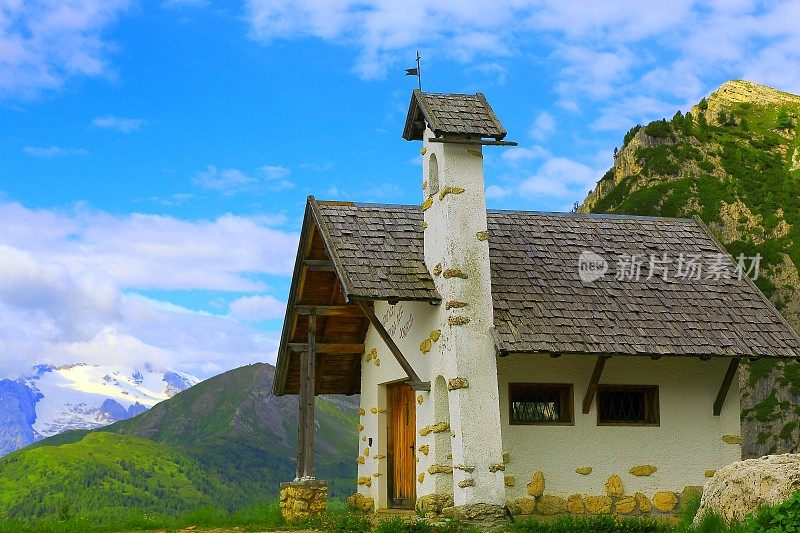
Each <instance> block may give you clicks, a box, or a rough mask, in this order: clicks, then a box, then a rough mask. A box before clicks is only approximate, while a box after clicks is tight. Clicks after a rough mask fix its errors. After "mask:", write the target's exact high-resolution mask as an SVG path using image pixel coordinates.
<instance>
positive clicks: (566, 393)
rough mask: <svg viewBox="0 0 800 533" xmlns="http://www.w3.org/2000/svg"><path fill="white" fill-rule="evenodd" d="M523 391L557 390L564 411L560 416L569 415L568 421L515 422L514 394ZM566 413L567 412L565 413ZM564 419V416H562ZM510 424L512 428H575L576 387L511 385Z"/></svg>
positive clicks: (569, 384)
mask: <svg viewBox="0 0 800 533" xmlns="http://www.w3.org/2000/svg"><path fill="white" fill-rule="evenodd" d="M522 389H527V390H530V389H540V390H556V391H557V392H558V393H559V394H560V395H561V401H562V404H563V406H564V409H563V410H562V411H561V412H560V413H559V415H564V414H566V415H568V416H569V419H568V420H558V421H555V420H554V421H543V420H539V421H536V420H534V421H530V422H524V421H520V420H514V407H513V405H514V392H515V391H518V390H522ZM564 411H566V412H564ZM562 418H563V416H562ZM508 424H509V425H510V426H574V425H575V387H574V385H573V384H572V383H509V384H508Z"/></svg>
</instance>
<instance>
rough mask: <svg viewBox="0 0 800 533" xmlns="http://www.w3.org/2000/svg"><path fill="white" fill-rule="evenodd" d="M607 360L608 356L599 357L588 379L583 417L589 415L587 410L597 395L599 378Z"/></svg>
mask: <svg viewBox="0 0 800 533" xmlns="http://www.w3.org/2000/svg"><path fill="white" fill-rule="evenodd" d="M609 359H610V357H609V356H608V355H601V356H600V357H598V358H597V362H596V363H595V364H594V371H593V372H592V377H591V379H589V386H588V387H587V388H586V396H584V397H583V414H585V415H586V414H589V410H590V409H591V408H592V402H593V401H594V397H595V395H596V394H597V384H598V383H600V376H602V375H603V368H604V367H605V366H606V361H608V360H609Z"/></svg>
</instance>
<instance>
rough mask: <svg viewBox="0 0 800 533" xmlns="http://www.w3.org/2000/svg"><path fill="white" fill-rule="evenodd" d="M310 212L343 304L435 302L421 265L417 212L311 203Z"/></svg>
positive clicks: (402, 208)
mask: <svg viewBox="0 0 800 533" xmlns="http://www.w3.org/2000/svg"><path fill="white" fill-rule="evenodd" d="M316 210H317V213H318V222H319V227H320V232H321V233H322V235H323V238H324V239H325V241H326V244H327V245H328V247H329V250H330V254H331V256H332V260H333V262H334V263H335V264H336V265H337V267H338V269H339V271H340V273H341V278H342V284H343V286H344V288H343V292H344V293H345V295H346V296H347V298H348V299H355V300H389V301H400V300H426V301H430V302H434V303H438V302H439V301H440V300H441V297H440V296H439V293H438V292H437V291H436V287H435V286H434V284H433V278H431V275H430V273H429V272H428V270H427V269H426V268H425V263H424V261H423V260H422V258H423V250H422V244H423V234H422V212H419V216H416V217H411V216H409V213H408V207H407V206H403V205H365V204H360V205H356V204H354V203H350V202H317V204H316ZM417 211H419V209H417Z"/></svg>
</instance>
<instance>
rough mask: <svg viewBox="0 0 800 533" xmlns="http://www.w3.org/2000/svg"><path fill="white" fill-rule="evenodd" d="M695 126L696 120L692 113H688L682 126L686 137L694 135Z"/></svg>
mask: <svg viewBox="0 0 800 533" xmlns="http://www.w3.org/2000/svg"><path fill="white" fill-rule="evenodd" d="M693 126H694V118H693V117H692V113H691V112H688V113H686V116H684V117H683V124H682V125H681V131H683V134H684V135H691V134H692V127H693Z"/></svg>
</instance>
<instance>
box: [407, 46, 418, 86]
mask: <svg viewBox="0 0 800 533" xmlns="http://www.w3.org/2000/svg"><path fill="white" fill-rule="evenodd" d="M406 76H416V77H417V83H419V90H420V91H421V90H422V76H421V74H420V68H419V50H417V68H407V69H406Z"/></svg>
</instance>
